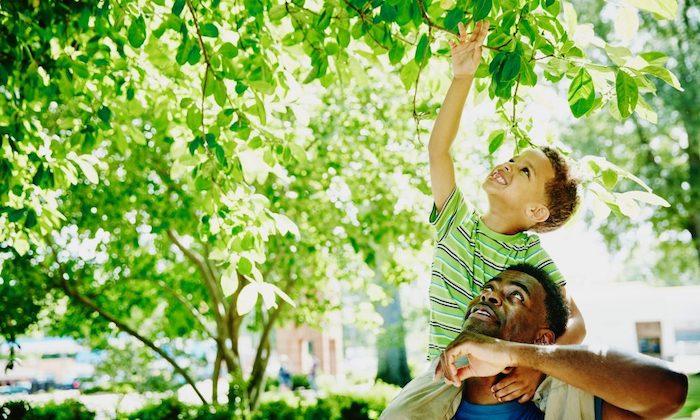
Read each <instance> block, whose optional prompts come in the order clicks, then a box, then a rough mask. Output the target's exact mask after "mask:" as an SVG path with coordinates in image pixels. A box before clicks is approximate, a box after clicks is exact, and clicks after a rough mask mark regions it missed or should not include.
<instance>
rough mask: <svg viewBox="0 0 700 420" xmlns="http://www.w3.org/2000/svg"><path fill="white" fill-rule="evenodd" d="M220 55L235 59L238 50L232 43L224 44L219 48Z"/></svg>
mask: <svg viewBox="0 0 700 420" xmlns="http://www.w3.org/2000/svg"><path fill="white" fill-rule="evenodd" d="M219 53H220V54H221V55H223V56H224V57H226V58H234V57H236V56H237V55H238V48H236V46H235V45H233V44H232V43H230V42H224V44H223V45H222V46H221V48H219Z"/></svg>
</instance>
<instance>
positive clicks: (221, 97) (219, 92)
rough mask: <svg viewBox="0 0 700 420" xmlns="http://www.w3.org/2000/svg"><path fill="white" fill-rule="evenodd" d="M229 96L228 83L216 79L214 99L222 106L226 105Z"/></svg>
mask: <svg viewBox="0 0 700 420" xmlns="http://www.w3.org/2000/svg"><path fill="white" fill-rule="evenodd" d="M227 99H228V96H227V94H226V84H224V82H223V81H222V80H219V79H215V80H214V100H215V101H216V103H217V105H219V106H220V107H222V108H223V107H224V106H226V102H227Z"/></svg>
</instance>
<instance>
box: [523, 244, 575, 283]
mask: <svg viewBox="0 0 700 420" xmlns="http://www.w3.org/2000/svg"><path fill="white" fill-rule="evenodd" d="M525 263H526V264H530V265H532V266H535V267H537V268H540V269H542V270H544V271H545V272H546V273H547V274H548V275H549V277H550V278H551V279H552V281H553V282H554V283H555V284H556V285H557V286H559V287H564V286H566V279H565V278H564V276H563V275H562V274H561V272H560V271H559V269H558V268H557V266H556V265H555V264H554V261H552V258H551V257H550V256H549V254H547V251H545V250H544V248H542V245H541V244H540V239H539V238H537V239H536V241H535V243H534V244H533V245H532V246H531V247H530V248H528V250H527V255H526V257H525Z"/></svg>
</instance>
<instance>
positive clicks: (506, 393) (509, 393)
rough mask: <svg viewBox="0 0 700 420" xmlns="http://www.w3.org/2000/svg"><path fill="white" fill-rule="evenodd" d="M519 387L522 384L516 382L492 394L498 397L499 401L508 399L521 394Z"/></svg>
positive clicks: (520, 387)
mask: <svg viewBox="0 0 700 420" xmlns="http://www.w3.org/2000/svg"><path fill="white" fill-rule="evenodd" d="M521 389H522V384H520V383H517V382H516V383H512V384H510V385H508V386H506V387H505V388H502V389H501V390H500V391H498V392H494V393H493V395H494V396H495V397H496V398H498V399H499V401H500V400H501V399H502V400H504V401H510V400H514V399H515V398H517V397H520V396H522V395H523V394H522V391H521Z"/></svg>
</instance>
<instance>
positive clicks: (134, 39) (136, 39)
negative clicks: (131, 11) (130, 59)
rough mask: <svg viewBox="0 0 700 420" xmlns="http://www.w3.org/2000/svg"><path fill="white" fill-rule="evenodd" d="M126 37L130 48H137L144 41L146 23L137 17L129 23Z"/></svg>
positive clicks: (140, 17) (141, 17)
mask: <svg viewBox="0 0 700 420" xmlns="http://www.w3.org/2000/svg"><path fill="white" fill-rule="evenodd" d="M127 36H128V38H129V44H131V46H132V47H134V48H139V47H141V45H143V43H144V41H146V21H144V20H143V16H139V17H137V18H136V19H134V20H133V21H131V25H130V26H129V32H128V34H127Z"/></svg>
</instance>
